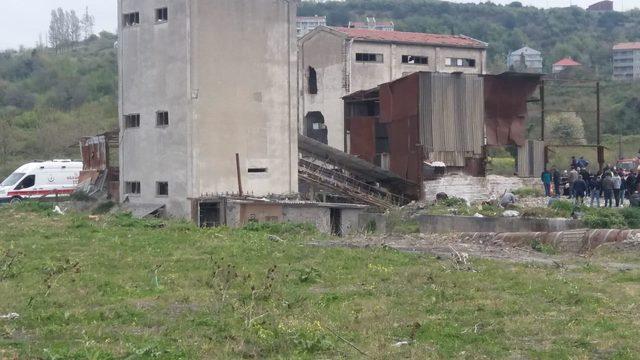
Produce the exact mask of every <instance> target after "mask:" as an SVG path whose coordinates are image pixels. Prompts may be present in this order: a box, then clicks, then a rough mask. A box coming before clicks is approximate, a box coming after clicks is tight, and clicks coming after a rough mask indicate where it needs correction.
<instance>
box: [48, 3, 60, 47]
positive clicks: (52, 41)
mask: <svg viewBox="0 0 640 360" xmlns="http://www.w3.org/2000/svg"><path fill="white" fill-rule="evenodd" d="M61 35H62V34H61V32H60V19H59V18H58V12H57V11H55V10H51V22H50V23H49V34H48V39H49V45H50V46H51V47H52V48H54V49H56V50H57V49H59V48H60V44H61V43H62V39H61Z"/></svg>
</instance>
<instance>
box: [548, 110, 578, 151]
mask: <svg viewBox="0 0 640 360" xmlns="http://www.w3.org/2000/svg"><path fill="white" fill-rule="evenodd" d="M546 127H547V133H549V134H551V135H550V137H551V138H550V139H549V142H550V143H552V144H557V145H584V144H586V143H587V142H586V140H585V137H584V122H583V121H582V119H581V118H580V117H579V116H578V114H576V113H573V112H571V113H559V114H553V115H551V116H548V117H547V122H546Z"/></svg>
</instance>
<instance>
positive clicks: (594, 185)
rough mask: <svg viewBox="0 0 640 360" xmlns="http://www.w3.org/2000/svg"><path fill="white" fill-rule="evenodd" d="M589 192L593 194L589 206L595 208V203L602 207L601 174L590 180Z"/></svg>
mask: <svg viewBox="0 0 640 360" xmlns="http://www.w3.org/2000/svg"><path fill="white" fill-rule="evenodd" d="M589 191H590V192H591V193H590V194H591V204H590V205H589V206H591V207H593V203H594V202H595V203H596V205H597V207H600V193H601V192H602V177H601V174H600V172H598V173H597V174H596V175H594V176H592V177H591V178H590V179H589Z"/></svg>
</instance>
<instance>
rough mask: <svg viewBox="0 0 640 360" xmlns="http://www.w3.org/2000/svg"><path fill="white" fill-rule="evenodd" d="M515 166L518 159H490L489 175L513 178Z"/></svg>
mask: <svg viewBox="0 0 640 360" xmlns="http://www.w3.org/2000/svg"><path fill="white" fill-rule="evenodd" d="M515 166H516V159H515V158H513V157H492V158H489V159H488V164H487V174H491V175H502V176H513V174H514V173H515V172H516V170H515Z"/></svg>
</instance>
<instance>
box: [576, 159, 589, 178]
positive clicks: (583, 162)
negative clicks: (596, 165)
mask: <svg viewBox="0 0 640 360" xmlns="http://www.w3.org/2000/svg"><path fill="white" fill-rule="evenodd" d="M576 164H577V165H578V167H579V168H581V169H583V170H584V169H586V168H587V167H588V166H589V162H588V161H587V160H586V159H585V158H584V156H580V159H578V161H577V162H576ZM583 180H586V179H583Z"/></svg>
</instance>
